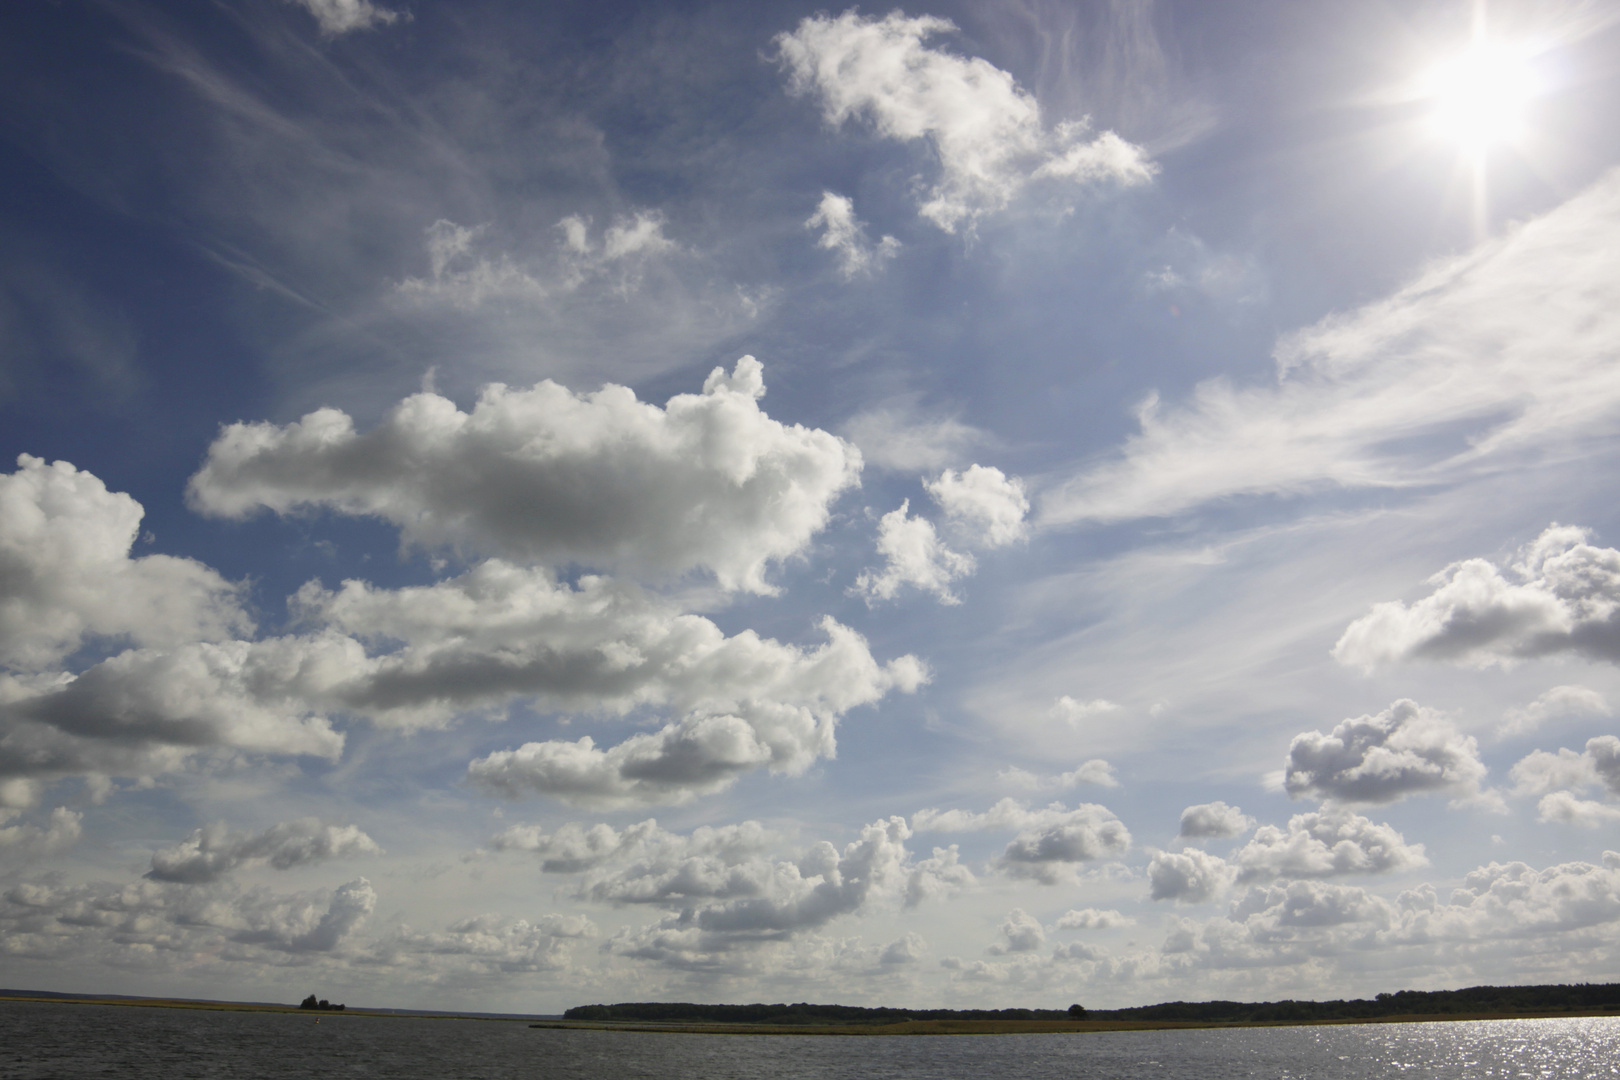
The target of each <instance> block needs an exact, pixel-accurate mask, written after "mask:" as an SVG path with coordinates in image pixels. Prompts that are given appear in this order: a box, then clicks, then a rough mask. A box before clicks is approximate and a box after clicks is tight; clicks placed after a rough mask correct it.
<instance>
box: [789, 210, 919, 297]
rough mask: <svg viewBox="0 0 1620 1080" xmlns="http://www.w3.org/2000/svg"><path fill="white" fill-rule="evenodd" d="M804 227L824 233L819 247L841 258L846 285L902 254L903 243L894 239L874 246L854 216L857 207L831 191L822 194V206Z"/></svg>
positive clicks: (839, 264) (887, 237) (818, 242)
mask: <svg viewBox="0 0 1620 1080" xmlns="http://www.w3.org/2000/svg"><path fill="white" fill-rule="evenodd" d="M804 227H805V228H807V229H820V230H821V239H819V240H817V241H816V247H818V248H821V249H823V250H824V251H830V252H832V253H833V254H835V255H837V256H838V269H839V271H840V272H841V273H842V274H843V275H844V280H845V281H851V280H853V279H855V278H857V277H863V276H867V275H870V274H871V273H872V271H874V270H876V269H877V268H878V267H880V266H882V265H883V263H884V262H886V261H887V260H889V259H892V258H893V257H894V255H895V253H896V252H898V251H899V250H900V241H898V240H896V239H895V238H894V237H892V236H885V237H884V238H883V239H882V240H881V241H879V242H878V243H876V244H873V243H872V241H871V240H870V239H868V238H867V235H866V226H865V225H864V224H863V223H862V222H861V221H860V219H859V218H857V217H856V216H855V204H854V203H853V202H851V201H850V200H849V199H848V198H847V197H846V196H843V195H835V194H833V193H832V192H830V191H824V192H822V193H821V203H820V205H819V206H817V207H816V212H815V213H814V214H812V215H811V216H810V220H808V221H806V222H805V223H804Z"/></svg>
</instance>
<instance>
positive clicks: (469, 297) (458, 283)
mask: <svg viewBox="0 0 1620 1080" xmlns="http://www.w3.org/2000/svg"><path fill="white" fill-rule="evenodd" d="M487 232H488V226H487V225H471V226H469V225H457V224H456V223H455V222H453V221H447V220H445V219H443V218H440V219H439V220H438V221H435V222H434V223H433V224H432V225H429V226H428V227H427V230H426V236H427V241H426V246H427V253H428V265H429V268H430V273H429V276H428V277H425V278H416V277H408V278H405V279H404V280H403V281H401V282H400V283H399V284H398V285H397V286H396V289H397V291H398V293H399V295H400V296H401V297H403V298H405V299H407V300H411V301H417V302H422V301H442V302H444V303H447V304H450V305H451V306H453V307H457V308H461V309H463V310H471V309H474V308H477V307H480V306H482V305H483V304H486V303H490V302H493V301H528V302H537V301H540V300H544V299H545V298H546V297H547V296H548V295H550V293H551V291H552V286H549V285H548V284H547V283H546V282H544V281H542V280H540V279H539V278H538V277H536V276H535V275H534V273H533V272H531V270H529V269H525V268H524V267H521V266H519V265H518V264H517V263H516V262H514V261H513V259H512V257H511V256H510V255H507V254H504V253H502V254H498V255H494V256H489V255H475V254H474V248H475V247H481V246H482V243H481V241H482V239H483V237H484V235H485V233H487Z"/></svg>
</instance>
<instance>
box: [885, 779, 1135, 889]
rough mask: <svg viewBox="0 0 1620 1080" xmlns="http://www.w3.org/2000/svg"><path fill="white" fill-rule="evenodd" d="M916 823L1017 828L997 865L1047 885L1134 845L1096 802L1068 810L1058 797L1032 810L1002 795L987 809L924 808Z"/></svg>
mask: <svg viewBox="0 0 1620 1080" xmlns="http://www.w3.org/2000/svg"><path fill="white" fill-rule="evenodd" d="M911 824H912V828H914V829H915V830H917V831H918V832H979V831H984V830H990V829H995V830H1007V831H1011V830H1017V835H1016V836H1014V837H1013V839H1012V841H1011V842H1010V843H1009V844H1008V845H1007V847H1006V848H1005V850H1003V851H1002V853H1001V857H1000V858H999V859H998V860H997V862H996V865H997V866H998V867H999V868H1000V869H1002V870H1003V871H1004V872H1006V873H1008V874H1011V875H1012V876H1014V877H1027V878H1033V879H1034V880H1036V881H1039V882H1041V883H1042V884H1047V885H1052V884H1057V883H1058V882H1059V881H1062V880H1065V879H1066V878H1070V877H1072V876H1073V874H1074V870H1075V867H1076V865H1077V864H1079V863H1082V862H1090V861H1093V860H1096V859H1106V858H1115V857H1117V856H1120V855H1123V854H1124V853H1125V852H1127V851H1129V850H1130V846H1131V834H1130V830H1128V829H1127V828H1125V824H1124V822H1122V821H1120V820H1119V818H1117V817H1115V816H1114V813H1113V811H1111V810H1109V809H1108V808H1107V807H1106V806H1099V805H1097V804H1096V803H1080V804H1079V805H1077V806H1076V807H1075V808H1074V809H1072V810H1069V809H1066V808H1065V807H1064V806H1063V804H1062V803H1057V802H1055V803H1052V804H1050V805H1048V806H1046V807H1043V808H1040V809H1034V810H1032V809H1029V808H1028V807H1026V806H1024V804H1022V803H1020V802H1018V801H1017V800H1015V799H1002V800H1001V801H1000V802H998V803H996V804H995V805H994V806H992V807H991V808H990V809H989V810H987V811H985V812H984V813H974V812H973V811H970V810H932V809H930V810H919V811H917V812H916V813H915V814H913V815H912V816H911Z"/></svg>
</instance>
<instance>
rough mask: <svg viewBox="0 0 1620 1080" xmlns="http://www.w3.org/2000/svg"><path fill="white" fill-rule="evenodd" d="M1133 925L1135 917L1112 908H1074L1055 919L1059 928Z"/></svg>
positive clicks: (1100, 927) (1094, 928)
mask: <svg viewBox="0 0 1620 1080" xmlns="http://www.w3.org/2000/svg"><path fill="white" fill-rule="evenodd" d="M1135 925H1136V920H1135V919H1133V918H1131V917H1130V916H1129V915H1121V914H1120V913H1119V912H1117V911H1115V910H1114V909H1113V908H1106V909H1104V908H1076V909H1073V910H1070V911H1065V912H1064V913H1063V914H1062V915H1059V916H1058V921H1057V928H1058V929H1059V930H1113V929H1114V928H1116V927H1120V926H1135Z"/></svg>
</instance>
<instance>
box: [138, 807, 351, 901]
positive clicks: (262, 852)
mask: <svg viewBox="0 0 1620 1080" xmlns="http://www.w3.org/2000/svg"><path fill="white" fill-rule="evenodd" d="M380 854H382V848H380V847H378V846H377V842H376V841H374V840H373V839H372V838H371V837H369V836H367V835H366V834H365V833H364V832H361V831H360V829H359V828H357V827H356V826H354V825H327V824H324V823H323V822H321V820H320V819H319V818H313V817H308V818H298V819H297V820H295V821H284V822H281V823H279V824H276V825H272V826H270V827H269V828H268V829H265V830H264V831H263V832H258V833H247V832H233V831H232V830H230V829H229V828H227V827H226V826H225V825H224V824H223V823H220V822H216V823H214V824H212V825H206V826H204V827H203V828H201V829H198V830H196V831H195V832H193V833H192V834H191V835H190V836H188V837H187V838H186V839H184V840H182V841H181V842H180V843H178V844H175V845H174V846H173V847H167V848H161V849H159V850H157V851H154V852H153V853H152V869H150V870H148V871H147V873H146V876H147V877H149V878H151V879H152V880H153V881H174V882H180V883H183V884H189V885H197V884H202V883H205V882H210V881H217V880H218V879H220V878H222V877H224V876H225V875H227V874H229V873H230V872H231V871H233V870H235V869H237V868H238V867H241V866H250V865H254V864H269V865H270V866H272V867H274V868H275V869H277V870H290V869H292V868H293V867H295V866H305V865H309V864H311V863H318V862H325V861H326V860H328V859H340V858H351V857H354V856H357V855H380Z"/></svg>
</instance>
